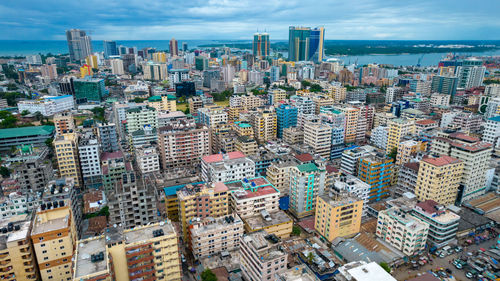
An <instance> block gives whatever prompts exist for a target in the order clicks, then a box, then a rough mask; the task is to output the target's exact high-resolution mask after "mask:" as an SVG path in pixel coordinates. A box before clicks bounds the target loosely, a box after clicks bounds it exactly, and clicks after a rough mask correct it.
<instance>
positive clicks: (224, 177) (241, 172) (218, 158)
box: [201, 151, 255, 182]
mask: <svg viewBox="0 0 500 281" xmlns="http://www.w3.org/2000/svg"><path fill="white" fill-rule="evenodd" d="M254 176H255V163H254V162H253V161H252V160H250V158H248V157H246V156H245V154H243V153H241V152H240V151H234V152H229V153H227V154H212V155H208V156H205V157H203V158H202V159H201V177H202V180H203V181H205V182H226V181H235V180H242V179H245V178H253V177H254Z"/></svg>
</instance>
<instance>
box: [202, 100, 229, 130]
mask: <svg viewBox="0 0 500 281" xmlns="http://www.w3.org/2000/svg"><path fill="white" fill-rule="evenodd" d="M198 116H199V119H200V123H202V124H204V125H205V126H207V127H209V128H210V127H214V126H216V125H217V124H219V123H227V112H225V111H224V108H222V107H220V106H216V105H211V106H205V107H203V108H199V109H198Z"/></svg>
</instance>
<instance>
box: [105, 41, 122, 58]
mask: <svg viewBox="0 0 500 281" xmlns="http://www.w3.org/2000/svg"><path fill="white" fill-rule="evenodd" d="M103 48H104V58H109V57H110V56H118V54H119V53H118V48H117V46H116V42H115V41H103Z"/></svg>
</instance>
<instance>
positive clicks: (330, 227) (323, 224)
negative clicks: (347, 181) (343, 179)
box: [314, 192, 363, 242]
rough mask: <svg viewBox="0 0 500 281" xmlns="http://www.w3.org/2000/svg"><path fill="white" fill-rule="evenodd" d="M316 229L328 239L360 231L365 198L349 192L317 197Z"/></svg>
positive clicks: (331, 239)
mask: <svg viewBox="0 0 500 281" xmlns="http://www.w3.org/2000/svg"><path fill="white" fill-rule="evenodd" d="M316 200H317V203H316V212H315V216H314V229H315V230H316V231H317V232H318V233H319V234H320V235H321V236H323V237H325V238H326V239H327V240H328V241H330V242H332V241H333V240H334V239H335V238H337V237H346V236H351V235H354V234H356V233H358V232H359V229H360V227H361V217H362V213H363V200H361V199H359V198H358V197H356V196H354V195H352V194H350V193H348V192H341V193H339V194H336V195H333V194H330V195H327V194H324V195H322V196H318V197H317V199H316Z"/></svg>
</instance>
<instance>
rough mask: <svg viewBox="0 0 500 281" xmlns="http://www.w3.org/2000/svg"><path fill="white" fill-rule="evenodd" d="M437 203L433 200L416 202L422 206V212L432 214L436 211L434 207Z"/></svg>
mask: <svg viewBox="0 0 500 281" xmlns="http://www.w3.org/2000/svg"><path fill="white" fill-rule="evenodd" d="M437 205H439V204H438V203H437V202H436V201H434V200H425V201H423V202H420V203H417V206H418V207H420V208H422V210H424V212H426V213H429V214H433V213H435V212H436V211H437V210H436V208H435V207H436V206H437Z"/></svg>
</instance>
